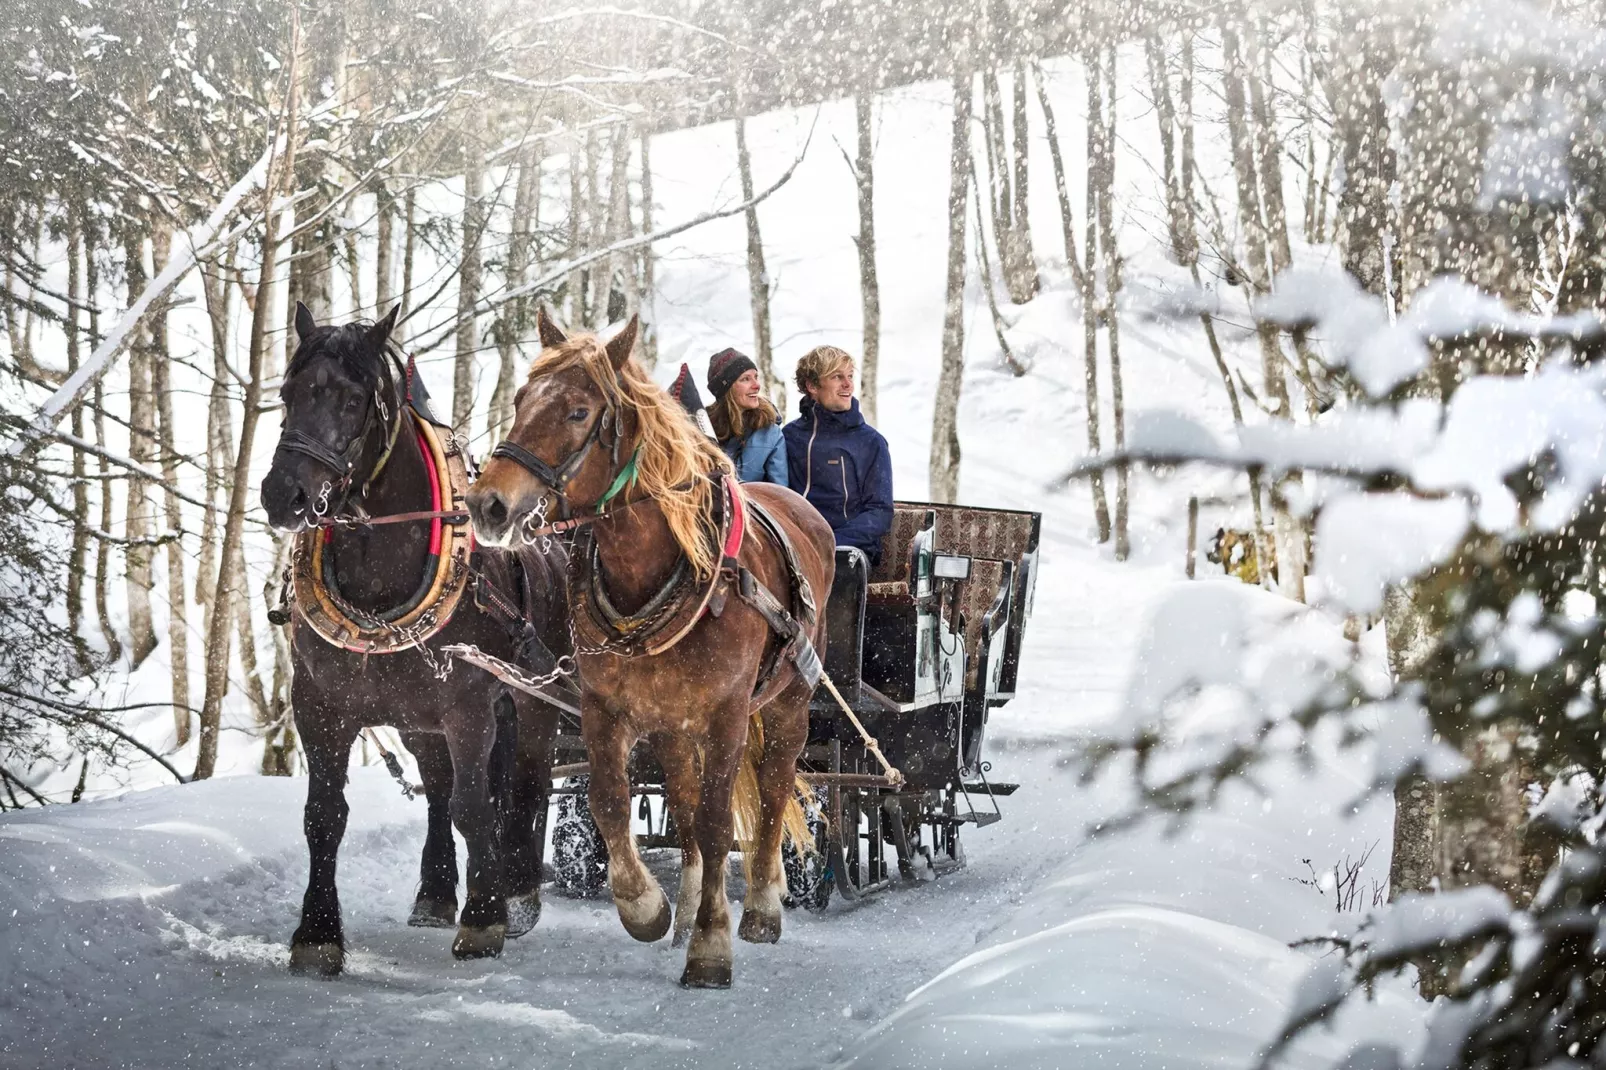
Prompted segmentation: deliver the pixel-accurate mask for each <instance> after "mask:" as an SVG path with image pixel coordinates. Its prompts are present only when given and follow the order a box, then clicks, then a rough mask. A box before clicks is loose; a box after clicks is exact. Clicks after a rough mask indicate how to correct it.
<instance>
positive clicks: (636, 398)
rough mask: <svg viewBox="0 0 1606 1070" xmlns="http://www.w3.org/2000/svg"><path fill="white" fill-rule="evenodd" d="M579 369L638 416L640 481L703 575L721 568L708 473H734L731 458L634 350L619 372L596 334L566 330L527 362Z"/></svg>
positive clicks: (543, 370)
mask: <svg viewBox="0 0 1606 1070" xmlns="http://www.w3.org/2000/svg"><path fill="white" fill-rule="evenodd" d="M570 368H580V369H582V370H583V371H584V372H585V373H586V376H587V378H589V379H590V380H591V382H592V384H593V385H594V386H596V388H597V389H598V390H600V391H602V394H603V396H604V397H605V398H607V399H608V405H609V406H610V407H611V408H613V409H614V410H615V412H614V418H615V419H616V420H620V419H621V418H622V416H623V415H624V413H630V414H632V415H634V416H635V418H636V449H637V450H638V451H639V454H638V457H637V459H636V471H637V473H638V477H637V478H638V482H639V483H640V485H641V488H642V489H643V490H644V491H646V493H647V495H648V496H649V497H651V498H652V499H653V500H654V501H656V502H657V503H658V507H659V509H661V510H662V511H663V514H664V520H665V521H666V522H667V523H668V524H669V531H670V533H671V534H672V535H673V536H674V537H675V542H676V543H678V544H679V545H680V549H681V552H682V553H684V554H685V555H686V559H687V560H688V561H690V562H691V564H692V567H693V568H694V569H695V570H696V572H697V575H698V576H700V577H702V578H704V579H706V578H708V577H710V576H712V575H713V574H714V572H715V570H716V569H717V568H718V567H719V548H718V547H716V546H715V545H714V541H715V539H716V538H717V536H718V532H717V531H716V530H715V529H714V520H713V513H714V510H713V496H714V482H713V481H712V480H709V479H707V478H705V477H706V476H708V475H710V474H712V473H720V474H732V473H733V472H734V469H733V468H732V466H731V462H730V458H728V457H726V456H725V452H724V451H723V450H721V449H720V448H719V446H718V445H716V444H715V443H714V442H713V441H712V440H711V439H709V438H708V436H706V435H704V434H703V433H702V432H701V431H699V430H698V429H697V427H696V425H694V424H693V423H692V421H691V420H690V419H688V418H687V415H686V410H685V409H683V408H682V407H681V405H680V403H679V402H678V401H676V400H675V399H674V398H672V397H670V396H669V394H668V392H667V391H665V390H664V389H663V388H662V387H660V386H659V385H658V384H657V383H655V382H653V381H652V379H651V378H650V377H649V376H648V375H647V373H646V371H645V370H644V369H643V368H642V367H641V365H640V364H638V363H636V360H635V358H634V357H632V358H630V359H628V360H626V361H625V363H624V366H623V367H622V368H620V369H619V370H618V371H615V370H614V366H613V362H612V361H611V360H609V359H608V352H607V350H606V349H604V348H603V346H602V344H601V343H600V342H598V341H597V339H596V337H595V336H594V335H588V334H582V335H575V336H573V337H570V338H569V339H567V340H566V341H564V342H561V343H559V344H558V345H555V346H552V347H549V348H547V349H544V350H542V352H541V355H540V356H539V357H537V358H536V360H535V363H534V364H532V365H531V367H530V375H529V378H530V379H532V380H533V379H536V378H538V377H540V376H543V375H551V374H554V373H557V372H561V371H566V370H568V369H570Z"/></svg>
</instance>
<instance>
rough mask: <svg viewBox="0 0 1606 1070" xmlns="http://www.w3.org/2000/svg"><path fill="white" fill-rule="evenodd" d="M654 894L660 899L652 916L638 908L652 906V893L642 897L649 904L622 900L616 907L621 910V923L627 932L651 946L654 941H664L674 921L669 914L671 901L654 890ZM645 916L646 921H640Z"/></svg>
mask: <svg viewBox="0 0 1606 1070" xmlns="http://www.w3.org/2000/svg"><path fill="white" fill-rule="evenodd" d="M654 892H656V893H657V897H658V903H657V909H656V910H654V911H653V912H652V914H650V915H647V913H646V911H645V910H641V909H638V908H639V907H641V906H646V905H649V904H650V898H649V896H650V895H651V893H649V895H648V896H642V899H648V900H649V904H643V903H642V902H641V900H637V901H636V902H635V903H626V902H624V901H622V900H616V901H615V905H616V906H618V908H619V921H620V922H621V923H622V924H623V925H624V927H625V932H627V933H629V934H630V935H631V936H633V937H635V938H636V939H637V940H640V941H641V942H642V943H644V944H650V943H652V942H653V941H654V940H662V939H663V938H664V934H665V933H667V932H668V931H669V924H670V922H671V921H672V920H673V919H672V918H671V916H670V912H669V900H668V899H666V898H665V897H664V893H663V892H662V891H660V890H658V889H654ZM643 915H646V916H645V918H644V920H638V919H642V918H643Z"/></svg>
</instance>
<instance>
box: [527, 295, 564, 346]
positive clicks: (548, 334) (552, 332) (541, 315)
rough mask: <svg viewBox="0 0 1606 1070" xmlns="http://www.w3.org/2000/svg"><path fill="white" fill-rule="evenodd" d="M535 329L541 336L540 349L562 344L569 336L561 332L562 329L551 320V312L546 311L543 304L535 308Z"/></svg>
mask: <svg viewBox="0 0 1606 1070" xmlns="http://www.w3.org/2000/svg"><path fill="white" fill-rule="evenodd" d="M535 330H536V333H537V334H539V335H540V336H541V348H542V349H551V348H552V347H553V346H556V345H562V344H563V343H564V342H567V341H568V340H569V336H568V335H566V334H564V333H563V329H562V328H560V327H559V326H558V325H557V324H556V323H553V322H552V313H550V312H548V311H547V307H546V305H545V304H543V305H542V306H541V307H540V308H539V309H537V310H536V313H535Z"/></svg>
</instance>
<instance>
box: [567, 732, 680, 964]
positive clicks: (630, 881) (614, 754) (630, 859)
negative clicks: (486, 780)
mask: <svg viewBox="0 0 1606 1070" xmlns="http://www.w3.org/2000/svg"><path fill="white" fill-rule="evenodd" d="M580 725H581V731H582V734H583V735H584V736H585V741H586V757H587V758H589V759H590V762H591V816H592V818H593V819H594V820H595V821H596V823H597V829H598V831H600V832H601V833H602V838H603V840H604V841H606V842H607V844H608V887H609V889H610V890H611V891H612V892H613V903H614V906H615V907H616V908H617V909H618V911H619V921H620V922H621V923H622V924H623V925H624V927H625V932H627V933H629V934H630V935H631V936H633V937H635V938H636V939H637V940H642V941H651V940H657V939H660V938H661V937H662V936H663V935H664V933H666V932H668V931H669V921H670V918H669V900H668V899H666V898H665V897H664V890H663V889H662V888H660V887H659V886H658V881H657V880H655V879H654V878H653V875H652V874H651V873H648V872H647V867H646V866H644V865H642V863H641V855H640V853H638V852H637V850H636V838H635V836H633V835H631V833H630V772H629V768H628V763H629V759H630V748H631V746H632V745H633V744H634V743H635V741H636V737H635V732H634V731H633V730H632V729H630V728H629V727H628V726H627V725H626V724H625V722H624V721H623V720H622V719H620V718H618V717H615V716H614V715H613V714H612V713H610V712H609V711H607V710H606V709H604V708H602V707H601V705H600V704H598V703H594V702H590V701H587V702H585V704H584V706H583V712H582V715H581V717H580Z"/></svg>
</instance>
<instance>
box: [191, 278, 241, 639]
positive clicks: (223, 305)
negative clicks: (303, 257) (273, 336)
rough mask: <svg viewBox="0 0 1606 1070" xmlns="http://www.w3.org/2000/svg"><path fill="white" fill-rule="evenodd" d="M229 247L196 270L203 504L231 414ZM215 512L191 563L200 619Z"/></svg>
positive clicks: (212, 577)
mask: <svg viewBox="0 0 1606 1070" xmlns="http://www.w3.org/2000/svg"><path fill="white" fill-rule="evenodd" d="M233 264H234V254H233V251H232V250H231V251H230V252H229V253H228V254H227V255H226V256H225V257H224V259H223V261H222V262H221V263H220V264H219V265H218V266H217V269H216V270H215V271H214V272H213V273H211V274H207V273H205V272H203V273H202V276H201V285H202V293H203V295H204V296H205V298H206V316H207V322H208V323H209V324H210V325H211V328H212V388H211V390H210V392H209V394H208V397H207V405H206V494H205V500H206V504H207V505H208V506H214V505H216V504H217V502H218V497H219V494H220V493H221V492H222V491H223V488H224V481H225V480H226V479H227V478H228V471H227V469H228V465H229V451H230V448H231V447H232V446H233V444H234V443H233V438H234V427H233V423H234V421H233V419H232V418H231V417H230V415H229V379H230V374H229V365H228V358H229V339H230V338H231V337H232V331H231V319H232V314H231V308H230V304H229V278H228V276H229V274H230V273H231V272H232V271H233ZM217 540H218V528H217V514H216V513H215V512H213V510H212V509H211V508H207V509H205V510H203V511H202V513H201V560H200V563H199V564H198V565H197V566H196V569H195V603H196V604H197V605H199V606H202V607H204V609H203V613H202V617H203V630H204V621H205V620H207V619H210V614H211V612H212V603H213V602H214V601H215V599H216V594H217V591H216V587H215V583H216V576H217V551H218V547H217Z"/></svg>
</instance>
